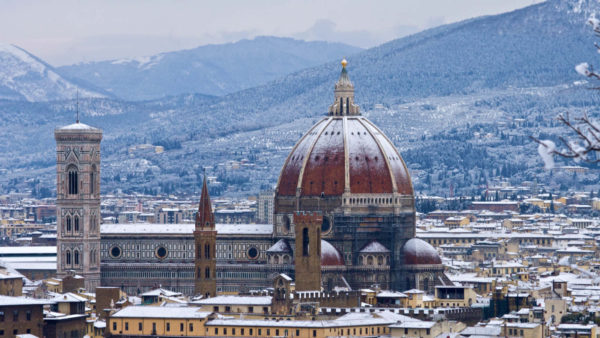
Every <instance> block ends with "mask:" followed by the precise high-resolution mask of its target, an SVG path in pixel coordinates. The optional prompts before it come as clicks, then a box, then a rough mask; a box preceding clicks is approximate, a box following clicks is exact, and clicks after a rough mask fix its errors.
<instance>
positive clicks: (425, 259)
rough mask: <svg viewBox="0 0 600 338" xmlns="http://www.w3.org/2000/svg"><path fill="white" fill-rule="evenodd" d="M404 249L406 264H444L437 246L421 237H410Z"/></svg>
mask: <svg viewBox="0 0 600 338" xmlns="http://www.w3.org/2000/svg"><path fill="white" fill-rule="evenodd" d="M402 251H403V253H404V264H406V265H422V264H442V260H441V258H440V256H439V255H438V253H437V251H436V250H435V248H434V247H432V246H431V244H429V243H427V242H425V241H424V240H422V239H419V238H412V239H409V240H408V241H407V242H406V244H404V248H403V250H402Z"/></svg>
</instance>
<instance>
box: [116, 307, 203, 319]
mask: <svg viewBox="0 0 600 338" xmlns="http://www.w3.org/2000/svg"><path fill="white" fill-rule="evenodd" d="M209 315H210V312H202V311H200V309H198V308H197V307H189V306H188V307H161V306H128V307H126V308H124V309H122V310H120V311H119V312H117V313H115V314H113V315H112V316H111V317H112V318H206V317H208V316H209Z"/></svg>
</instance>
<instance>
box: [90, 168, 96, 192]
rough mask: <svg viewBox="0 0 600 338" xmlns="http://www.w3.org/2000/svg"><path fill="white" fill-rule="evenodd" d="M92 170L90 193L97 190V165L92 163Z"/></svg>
mask: <svg viewBox="0 0 600 338" xmlns="http://www.w3.org/2000/svg"><path fill="white" fill-rule="evenodd" d="M91 170H92V172H90V194H92V195H93V194H94V193H95V192H96V166H95V165H92V169H91Z"/></svg>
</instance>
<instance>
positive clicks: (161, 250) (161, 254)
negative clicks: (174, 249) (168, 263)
mask: <svg viewBox="0 0 600 338" xmlns="http://www.w3.org/2000/svg"><path fill="white" fill-rule="evenodd" d="M155 254H156V257H157V258H158V259H163V258H165V257H167V254H168V251H167V248H165V247H164V246H159V247H158V248H156V251H155Z"/></svg>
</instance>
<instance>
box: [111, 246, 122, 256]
mask: <svg viewBox="0 0 600 338" xmlns="http://www.w3.org/2000/svg"><path fill="white" fill-rule="evenodd" d="M121 253H122V251H121V248H119V247H118V246H116V245H115V246H113V247H112V248H110V257H112V258H119V257H121Z"/></svg>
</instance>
